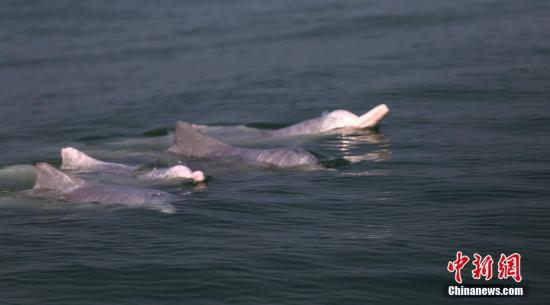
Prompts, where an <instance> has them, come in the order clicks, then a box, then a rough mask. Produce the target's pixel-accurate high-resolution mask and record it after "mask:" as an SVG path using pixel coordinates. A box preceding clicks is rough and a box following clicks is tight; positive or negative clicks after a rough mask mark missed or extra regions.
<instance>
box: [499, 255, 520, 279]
mask: <svg viewBox="0 0 550 305" xmlns="http://www.w3.org/2000/svg"><path fill="white" fill-rule="evenodd" d="M509 277H511V278H513V279H514V281H516V282H517V283H519V282H521V255H520V254H519V253H514V254H511V255H510V256H506V255H504V254H501V255H500V259H499V260H498V278H499V279H501V280H504V279H507V278H509Z"/></svg>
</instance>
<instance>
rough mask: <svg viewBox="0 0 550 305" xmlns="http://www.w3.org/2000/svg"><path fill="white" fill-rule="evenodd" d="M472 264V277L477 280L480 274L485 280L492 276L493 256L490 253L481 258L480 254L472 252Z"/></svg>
mask: <svg viewBox="0 0 550 305" xmlns="http://www.w3.org/2000/svg"><path fill="white" fill-rule="evenodd" d="M472 264H474V266H475V269H474V270H472V277H473V278H474V279H476V280H479V279H480V278H481V277H482V276H484V277H485V280H486V281H488V280H490V279H492V278H493V258H492V257H491V255H486V256H485V257H484V258H483V260H482V259H481V255H479V254H477V253H474V261H473V262H472Z"/></svg>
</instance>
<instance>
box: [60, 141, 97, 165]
mask: <svg viewBox="0 0 550 305" xmlns="http://www.w3.org/2000/svg"><path fill="white" fill-rule="evenodd" d="M61 160H62V161H61V168H62V169H74V170H76V169H87V168H91V167H94V166H97V165H101V164H103V163H104V162H103V161H99V160H97V159H94V158H92V157H90V156H88V155H87V154H85V153H83V152H81V151H80V150H78V149H76V148H73V147H65V148H63V149H61Z"/></svg>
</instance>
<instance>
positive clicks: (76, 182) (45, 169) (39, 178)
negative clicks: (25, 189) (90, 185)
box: [33, 162, 84, 191]
mask: <svg viewBox="0 0 550 305" xmlns="http://www.w3.org/2000/svg"><path fill="white" fill-rule="evenodd" d="M35 167H36V172H37V175H36V182H35V184H34V187H33V189H47V190H63V191H68V190H73V189H75V188H77V187H79V186H81V185H82V184H84V180H82V179H79V178H76V177H72V176H69V175H67V174H65V173H63V172H61V171H59V170H57V169H56V168H54V167H53V166H51V165H49V164H48V163H45V162H41V163H38V164H36V166H35Z"/></svg>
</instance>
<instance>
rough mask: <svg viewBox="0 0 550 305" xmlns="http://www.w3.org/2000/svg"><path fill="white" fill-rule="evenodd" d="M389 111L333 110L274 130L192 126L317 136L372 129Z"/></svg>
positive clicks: (378, 108) (379, 108)
mask: <svg viewBox="0 0 550 305" xmlns="http://www.w3.org/2000/svg"><path fill="white" fill-rule="evenodd" d="M389 112H390V109H389V108H388V106H386V105H385V104H380V105H378V106H376V107H374V108H372V109H371V110H369V111H368V112H366V113H364V114H363V115H361V116H357V115H355V114H353V113H351V112H349V111H347V110H334V111H331V112H327V113H324V114H323V115H321V116H319V117H316V118H312V119H309V120H305V121H302V122H300V123H296V124H294V125H291V126H288V127H284V128H280V129H274V130H266V129H256V128H251V127H244V126H238V127H234V126H233V127H232V126H217V127H215V126H207V125H193V126H194V127H195V128H197V129H199V130H201V131H204V132H207V133H208V132H209V131H213V132H221V133H222V134H223V133H224V132H229V134H231V133H230V132H231V131H232V132H234V133H235V132H236V133H243V132H244V133H246V132H248V133H253V134H256V135H257V136H261V137H288V136H303V135H317V134H323V133H328V132H335V131H337V132H339V131H354V130H361V129H366V128H373V127H376V126H377V125H379V124H380V122H381V121H382V120H383V119H384V118H385V117H386V116H387V115H388V114H389Z"/></svg>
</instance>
